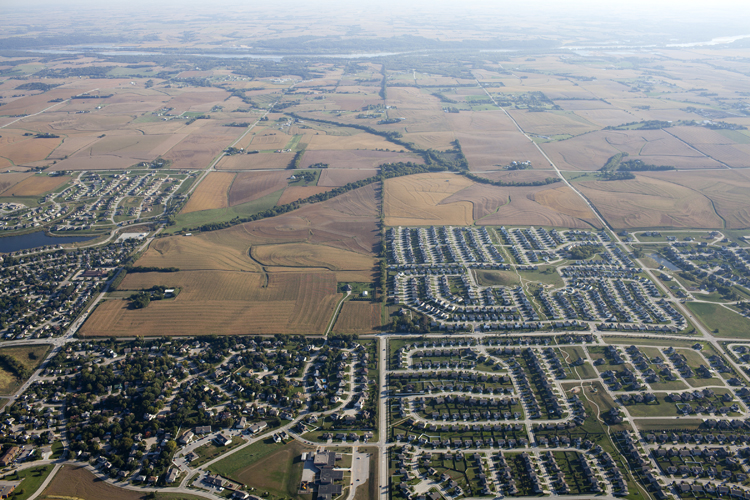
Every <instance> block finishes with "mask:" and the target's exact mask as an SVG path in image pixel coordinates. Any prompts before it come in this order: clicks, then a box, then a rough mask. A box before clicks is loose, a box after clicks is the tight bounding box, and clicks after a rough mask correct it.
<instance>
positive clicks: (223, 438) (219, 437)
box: [213, 434, 232, 446]
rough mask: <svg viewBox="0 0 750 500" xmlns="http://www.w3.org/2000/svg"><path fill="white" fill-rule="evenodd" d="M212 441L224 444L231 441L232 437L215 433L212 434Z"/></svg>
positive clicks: (219, 444) (220, 444)
mask: <svg viewBox="0 0 750 500" xmlns="http://www.w3.org/2000/svg"><path fill="white" fill-rule="evenodd" d="M213 442H214V443H215V444H216V446H226V445H228V444H229V443H231V442H232V438H231V437H229V436H225V435H224V434H217V435H216V436H214V439H213Z"/></svg>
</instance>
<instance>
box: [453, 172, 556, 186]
mask: <svg viewBox="0 0 750 500" xmlns="http://www.w3.org/2000/svg"><path fill="white" fill-rule="evenodd" d="M463 174H464V175H465V176H466V177H468V178H469V179H471V180H472V181H474V182H478V183H480V184H491V185H493V186H498V187H524V186H546V185H547V184H554V183H555V182H560V181H561V180H562V179H560V178H559V177H547V178H546V179H544V180H543V181H528V182H516V181H511V182H506V181H493V180H491V179H487V178H486V177H479V176H478V175H474V174H472V173H471V172H464V173H463Z"/></svg>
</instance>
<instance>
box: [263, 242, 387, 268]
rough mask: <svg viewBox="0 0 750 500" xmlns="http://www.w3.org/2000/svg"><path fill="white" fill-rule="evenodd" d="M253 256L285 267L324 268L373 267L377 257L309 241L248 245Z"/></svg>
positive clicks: (270, 263)
mask: <svg viewBox="0 0 750 500" xmlns="http://www.w3.org/2000/svg"><path fill="white" fill-rule="evenodd" d="M251 255H252V257H253V258H254V259H255V260H256V261H258V262H260V263H261V264H263V265H264V266H280V267H287V268H326V269H328V270H330V271H360V270H364V271H372V270H373V269H375V266H376V264H377V262H376V260H375V259H374V258H373V257H371V256H368V255H363V254H359V253H355V252H351V251H348V250H342V249H340V248H331V247H327V246H323V245H312V244H308V243H288V244H283V245H258V246H254V247H252V248H251Z"/></svg>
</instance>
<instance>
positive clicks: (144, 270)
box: [125, 266, 180, 273]
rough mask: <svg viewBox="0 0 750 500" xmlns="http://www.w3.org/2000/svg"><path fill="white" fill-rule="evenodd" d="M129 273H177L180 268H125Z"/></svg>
mask: <svg viewBox="0 0 750 500" xmlns="http://www.w3.org/2000/svg"><path fill="white" fill-rule="evenodd" d="M125 269H126V270H127V271H128V272H129V273H176V272H178V271H179V270H180V268H179V267H154V266H130V267H126V268H125Z"/></svg>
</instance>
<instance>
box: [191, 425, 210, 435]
mask: <svg viewBox="0 0 750 500" xmlns="http://www.w3.org/2000/svg"><path fill="white" fill-rule="evenodd" d="M195 434H196V435H198V436H202V435H203V434H211V426H210V425H199V426H197V427H196V428H195Z"/></svg>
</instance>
